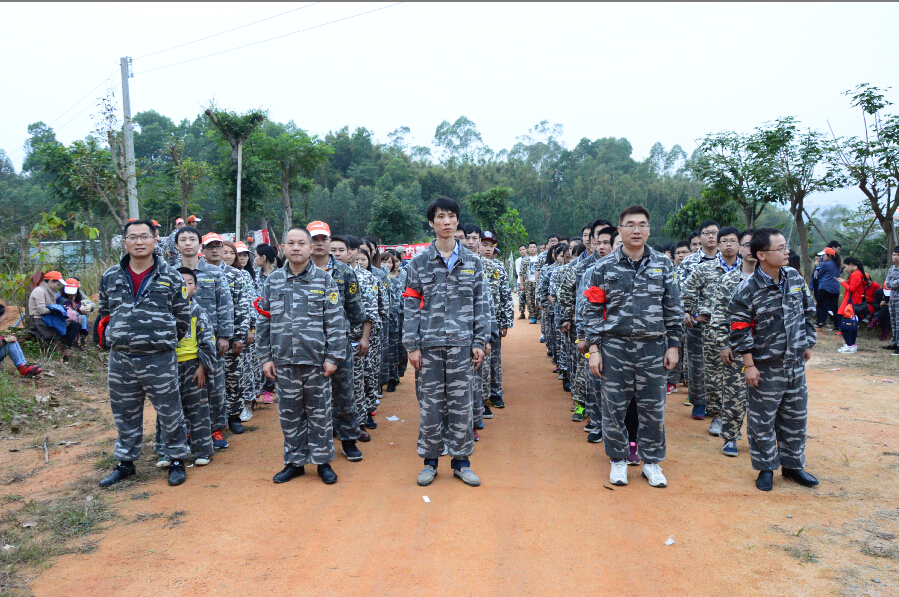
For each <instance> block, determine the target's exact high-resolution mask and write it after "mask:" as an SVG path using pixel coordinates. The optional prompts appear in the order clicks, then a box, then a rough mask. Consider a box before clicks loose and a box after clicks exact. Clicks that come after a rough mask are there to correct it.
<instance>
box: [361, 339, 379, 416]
mask: <svg viewBox="0 0 899 597" xmlns="http://www.w3.org/2000/svg"><path fill="white" fill-rule="evenodd" d="M369 338H370V340H371V342H370V343H369V345H368V354H367V355H365V380H364V381H365V415H366V416H367V415H370V414H371V413H373V412H375V410H376V409H377V408H378V405H377V404H376V403H375V401H376V400H380V399H381V384H380V383H379V382H380V376H381V346H382V344H381V331H380V330H377V331H376V330H372V333H371V336H369ZM359 414H360V416H361V415H362V413H359Z"/></svg>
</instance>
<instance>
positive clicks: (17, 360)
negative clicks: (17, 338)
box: [0, 342, 27, 367]
mask: <svg viewBox="0 0 899 597" xmlns="http://www.w3.org/2000/svg"><path fill="white" fill-rule="evenodd" d="M7 355H8V356H9V358H11V359H12V364H13V365H15V366H16V367H18V366H20V365H24V364H25V363H26V362H27V361H25V355H23V354H22V347H21V346H19V343H18V342H10V343H9V344H6V345H4V346H3V347H0V361H2V360H3V359H4V358H5V357H6V356H7Z"/></svg>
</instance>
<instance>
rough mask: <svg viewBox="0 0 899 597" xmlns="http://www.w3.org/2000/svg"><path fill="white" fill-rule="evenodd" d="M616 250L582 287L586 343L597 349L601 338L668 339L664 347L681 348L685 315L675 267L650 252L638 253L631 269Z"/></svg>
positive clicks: (624, 257)
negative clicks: (584, 294) (584, 293)
mask: <svg viewBox="0 0 899 597" xmlns="http://www.w3.org/2000/svg"><path fill="white" fill-rule="evenodd" d="M621 249H622V247H621V246H619V247H618V248H617V249H615V250H614V251H612V253H611V254H610V255H609V256H608V257H606V258H604V259H601V260H599V261H598V262H597V263H596V265H594V266H593V272H592V274H591V275H590V276H589V278H588V277H587V276H586V275H585V276H584V280H583V286H584V287H585V292H587V293H588V294H587V295H586V297H587V299H588V300H586V301H584V303H583V317H584V329H585V338H586V340H587V344H588V345H592V344H596V345H597V346H599V345H600V344H601V341H602V337H603V336H604V335H606V334H611V335H614V336H632V337H638V338H659V337H662V336H667V338H668V347H669V348H670V347H672V346H680V337H681V336H682V335H683V333H684V332H683V329H684V310H683V308H682V307H681V297H680V288H678V285H677V281H676V276H675V273H674V264H672V263H671V260H670V259H668V257H666V256H665V254H664V253H658V252H656V251H655V250H653V249H652V248H651V247H649V246H646V247H644V250H643V258H642V259H641V260H640V262H639V265H638V266H637V268H636V269H634V266H633V265H632V262H631V260H630V258H628V256H627V255H625V254H624V252H623V251H622V250H621Z"/></svg>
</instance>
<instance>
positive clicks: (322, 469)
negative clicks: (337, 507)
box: [318, 464, 337, 485]
mask: <svg viewBox="0 0 899 597" xmlns="http://www.w3.org/2000/svg"><path fill="white" fill-rule="evenodd" d="M318 476H319V477H321V478H322V482H323V483H324V484H325V485H333V484H334V483H337V473H335V472H334V469H332V468H331V465H330V464H320V465H318Z"/></svg>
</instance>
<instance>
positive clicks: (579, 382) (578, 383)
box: [568, 340, 590, 416]
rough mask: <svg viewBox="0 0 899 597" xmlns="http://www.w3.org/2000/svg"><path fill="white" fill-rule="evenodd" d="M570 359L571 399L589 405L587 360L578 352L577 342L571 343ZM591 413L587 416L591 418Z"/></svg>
mask: <svg viewBox="0 0 899 597" xmlns="http://www.w3.org/2000/svg"><path fill="white" fill-rule="evenodd" d="M570 355H571V356H570V357H569V358H570V359H571V363H572V365H573V369H574V370H573V371H569V372H568V375H569V376H570V379H571V397H572V399H574V401H575V402H577V403H578V404H582V405H586V404H587V372H588V369H589V367H588V365H589V364H588V363H587V359H585V358H584V356H583V355H582V354H581V353H579V352H578V351H577V340H573V341H572V342H571V351H570ZM589 414H590V413H589V411H588V413H587V415H588V416H589Z"/></svg>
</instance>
